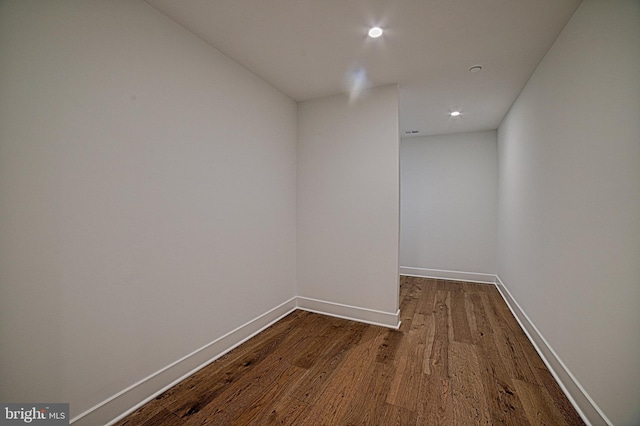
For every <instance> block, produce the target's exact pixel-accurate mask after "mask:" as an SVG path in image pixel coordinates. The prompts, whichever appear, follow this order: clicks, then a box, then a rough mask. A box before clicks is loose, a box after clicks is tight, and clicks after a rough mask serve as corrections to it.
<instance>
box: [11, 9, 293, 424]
mask: <svg viewBox="0 0 640 426" xmlns="http://www.w3.org/2000/svg"><path fill="white" fill-rule="evenodd" d="M0 57H1V58H2V60H1V61H0V144H1V145H0V235H2V238H0V286H1V287H0V348H2V349H1V350H0V377H1V378H2V379H1V380H0V400H1V401H5V402H6V401H15V402H49V401H55V402H70V403H71V415H72V417H73V416H76V415H77V414H78V413H81V412H83V411H84V410H86V409H88V408H90V407H92V406H94V405H95V404H97V403H98V402H100V401H103V400H105V398H107V397H110V396H112V395H114V394H115V393H116V392H118V391H121V390H123V389H125V388H126V387H127V386H129V385H132V384H133V383H135V382H136V381H138V380H140V379H142V378H145V377H147V376H148V375H150V374H151V373H153V372H156V371H157V370H158V369H159V368H161V367H165V366H167V365H169V364H170V363H171V362H173V361H176V360H178V359H179V358H180V357H182V356H184V355H187V354H189V353H190V352H191V351H193V350H196V349H198V348H200V347H201V346H203V345H205V344H206V343H209V342H211V341H212V340H214V339H216V338H218V337H220V336H222V335H223V334H225V333H227V332H229V331H231V330H233V329H234V328H236V327H238V326H240V325H242V324H244V323H245V322H247V321H249V320H252V319H254V318H256V317H257V316H258V315H261V314H263V313H265V312H267V311H268V310H269V309H271V308H274V307H275V306H277V305H279V304H281V303H282V302H284V301H286V300H288V299H290V298H292V297H293V296H294V295H295V244H296V241H295V221H296V216H295V211H296V210H295V197H296V194H295V185H296V177H295V173H296V113H297V112H296V104H295V103H294V102H293V101H291V100H290V99H289V98H287V97H285V96H284V95H282V94H281V93H279V92H277V91H276V90H275V89H273V88H272V87H271V86H269V85H267V84H266V83H264V82H263V81H262V80H260V79H258V78H257V77H255V76H254V75H253V74H251V73H249V72H248V71H246V70H245V69H243V68H241V67H240V66H238V65H237V64H236V63H234V62H232V61H231V60H229V59H228V58H227V57H225V56H223V55H222V54H220V53H219V52H217V51H215V50H214V49H213V48H211V47H210V46H209V45H207V44H205V43H204V42H203V41H202V40H200V39H199V38H197V37H195V36H194V35H192V34H191V33H189V32H188V31H186V30H184V29H183V28H182V27H180V26H178V25H177V24H175V23H174V22H172V21H170V20H169V19H168V18H166V17H165V16H164V15H161V14H160V13H158V12H157V11H156V10H154V9H153V8H151V7H150V6H148V5H147V4H146V3H143V2H141V1H131V0H126V1H124V0H123V1H91V2H87V1H85V0H77V1H63V0H57V1H55V2H52V1H49V0H42V1H28V2H25V1H19V0H18V1H3V2H2V3H0ZM147 395H148V394H147ZM125 408H126V407H125ZM94 422H95V423H94V424H98V423H100V421H98V420H94Z"/></svg>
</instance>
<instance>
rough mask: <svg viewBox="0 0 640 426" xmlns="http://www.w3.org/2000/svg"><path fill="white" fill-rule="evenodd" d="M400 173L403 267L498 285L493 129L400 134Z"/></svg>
mask: <svg viewBox="0 0 640 426" xmlns="http://www.w3.org/2000/svg"><path fill="white" fill-rule="evenodd" d="M400 173H401V174H400V183H401V190H400V194H401V198H400V199H401V203H400V206H401V208H400V212H401V216H400V217H401V219H400V225H401V226H400V229H401V231H400V267H401V269H400V271H401V272H403V273H409V274H411V273H415V274H417V275H434V274H439V275H438V276H442V275H447V274H449V275H456V274H455V273H458V274H459V275H460V276H459V278H463V279H476V280H488V281H490V282H493V277H491V275H492V274H495V268H496V238H497V237H496V232H497V208H498V154H497V139H496V132H495V131H486V132H473V133H458V134H451V135H442V136H428V137H418V138H405V139H402V141H401V143H400ZM445 271H447V272H445ZM454 272H455V273H454ZM485 274H486V275H485Z"/></svg>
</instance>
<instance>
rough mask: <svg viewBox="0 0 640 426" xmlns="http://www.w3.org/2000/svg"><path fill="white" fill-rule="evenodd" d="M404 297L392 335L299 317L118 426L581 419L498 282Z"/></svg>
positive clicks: (434, 283)
mask: <svg viewBox="0 0 640 426" xmlns="http://www.w3.org/2000/svg"><path fill="white" fill-rule="evenodd" d="M400 296H401V301H400V302H401V304H400V309H401V318H402V325H401V327H400V329H399V330H390V329H386V328H381V327H376V326H373V325H367V324H361V323H355V322H351V321H347V320H343V319H338V318H333V317H328V316H323V315H318V314H314V313H310V312H304V311H296V312H294V313H292V314H290V315H288V316H287V317H286V318H283V319H282V320H280V321H279V322H278V323H276V324H274V325H273V326H271V327H269V328H267V329H266V330H265V331H263V332H262V333H260V334H259V335H257V336H255V337H254V338H252V339H251V340H249V341H247V342H246V343H244V344H243V345H241V346H239V347H237V348H235V349H234V350H232V351H231V352H229V353H228V354H226V355H225V356H223V357H221V358H220V359H218V360H216V361H215V362H213V363H212V364H210V365H209V366H207V367H205V368H203V369H202V370H200V371H198V372H197V373H195V374H194V375H192V376H190V377H189V378H187V379H185V380H183V381H182V382H181V383H179V384H177V385H176V386H174V387H173V388H171V389H169V390H167V391H166V392H164V393H163V394H161V395H159V396H158V397H157V398H156V399H155V400H153V401H151V402H149V403H148V404H146V405H144V406H143V407H141V408H140V409H138V410H136V411H135V412H134V413H132V414H131V415H129V416H128V417H126V418H125V419H123V420H121V421H120V422H118V423H117V424H118V425H121V426H124V425H127V426H132V425H146V426H153V425H196V424H198V425H206V424H210V425H314V426H315V425H384V426H386V425H403V426H404V425H540V424H549V425H583V424H584V423H583V422H582V420H581V419H580V417H579V416H578V414H577V413H576V411H575V410H574V409H573V407H572V406H571V404H570V403H569V401H568V400H567V398H566V397H565V395H564V394H563V393H562V391H561V389H560V387H559V386H558V384H557V383H556V382H555V381H554V379H553V376H552V375H551V374H550V373H549V371H548V370H547V369H546V367H545V365H544V363H543V362H542V360H541V359H540V357H539V356H538V354H537V353H536V351H535V350H534V348H533V346H531V344H530V342H529V341H528V340H527V338H526V335H525V334H524V332H523V331H522V329H520V327H519V325H518V323H517V321H516V320H515V318H514V317H513V316H512V315H511V312H510V311H509V309H508V307H507V306H506V305H505V304H504V301H503V300H502V298H501V297H500V294H499V293H498V292H497V290H496V289H495V287H493V286H491V285H487V284H474V283H466V282H465V283H460V282H452V281H446V280H434V279H428V278H414V277H402V278H401V287H400Z"/></svg>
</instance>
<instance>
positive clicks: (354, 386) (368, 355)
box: [300, 340, 379, 426]
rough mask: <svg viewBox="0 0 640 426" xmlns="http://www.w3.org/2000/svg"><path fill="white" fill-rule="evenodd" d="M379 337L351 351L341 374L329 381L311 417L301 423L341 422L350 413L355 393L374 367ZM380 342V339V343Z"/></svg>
mask: <svg viewBox="0 0 640 426" xmlns="http://www.w3.org/2000/svg"><path fill="white" fill-rule="evenodd" d="M376 342H377V341H376V340H369V341H367V342H365V343H362V344H359V345H356V346H355V347H353V349H352V350H351V351H350V352H349V354H348V355H347V357H346V359H345V360H344V363H342V364H341V365H340V367H339V370H338V374H336V375H335V376H334V378H333V379H332V380H331V381H330V382H329V385H328V386H327V387H326V388H325V389H324V391H323V392H322V394H321V395H319V396H318V398H317V400H316V401H315V403H314V406H313V408H312V409H311V411H310V412H309V415H308V416H307V419H306V420H304V421H302V422H301V423H300V424H301V425H310V426H315V425H318V424H327V425H331V424H339V423H341V420H342V419H343V417H345V416H347V413H348V409H349V407H350V405H351V401H352V397H353V395H355V394H356V393H357V392H358V391H359V389H361V386H362V384H363V383H366V380H365V379H366V378H367V377H369V376H370V374H371V372H372V371H373V369H374V364H373V362H372V361H373V359H374V358H373V357H374V354H375V353H376V349H377V348H376ZM377 344H379V342H378V343H377Z"/></svg>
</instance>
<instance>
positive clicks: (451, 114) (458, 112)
mask: <svg viewBox="0 0 640 426" xmlns="http://www.w3.org/2000/svg"><path fill="white" fill-rule="evenodd" d="M460 114H462V113H461V112H460V111H451V112H450V113H449V115H450V116H452V117H459V116H460Z"/></svg>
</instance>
